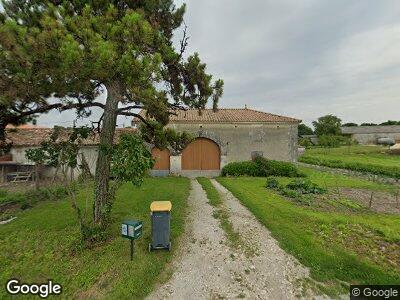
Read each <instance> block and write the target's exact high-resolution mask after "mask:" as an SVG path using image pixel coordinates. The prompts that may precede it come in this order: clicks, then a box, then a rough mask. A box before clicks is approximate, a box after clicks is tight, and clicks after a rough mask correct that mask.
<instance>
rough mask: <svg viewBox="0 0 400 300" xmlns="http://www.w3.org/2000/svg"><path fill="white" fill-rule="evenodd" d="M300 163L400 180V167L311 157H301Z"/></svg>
mask: <svg viewBox="0 0 400 300" xmlns="http://www.w3.org/2000/svg"><path fill="white" fill-rule="evenodd" d="M299 161H300V162H303V163H307V164H311V165H318V166H325V167H330V168H338V169H347V170H352V171H357V172H362V173H372V174H376V175H384V176H388V177H393V178H397V179H400V167H397V166H382V165H374V164H368V163H359V162H345V161H341V160H336V159H321V158H316V157H311V156H300V158H299Z"/></svg>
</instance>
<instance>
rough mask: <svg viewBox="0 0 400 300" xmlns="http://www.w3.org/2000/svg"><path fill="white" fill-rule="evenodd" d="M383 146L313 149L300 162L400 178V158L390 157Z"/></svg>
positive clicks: (307, 151)
mask: <svg viewBox="0 0 400 300" xmlns="http://www.w3.org/2000/svg"><path fill="white" fill-rule="evenodd" d="M386 151H387V150H386V148H385V147H382V146H362V145H354V146H347V147H339V148H332V149H321V148H312V149H307V150H306V152H305V154H304V155H302V156H301V157H299V161H301V162H304V163H309V164H314V165H321V166H326V167H331V168H340V169H349V170H353V171H358V172H363V173H372V174H376V175H385V176H388V177H393V178H400V157H399V156H394V155H389V154H388V153H387V152H386Z"/></svg>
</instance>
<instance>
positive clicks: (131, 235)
mask: <svg viewBox="0 0 400 300" xmlns="http://www.w3.org/2000/svg"><path fill="white" fill-rule="evenodd" d="M142 231H143V222H142V221H136V220H126V221H123V222H122V225H121V235H122V237H124V238H127V239H129V240H130V241H131V260H133V248H134V241H135V240H136V239H138V238H139V237H141V236H142Z"/></svg>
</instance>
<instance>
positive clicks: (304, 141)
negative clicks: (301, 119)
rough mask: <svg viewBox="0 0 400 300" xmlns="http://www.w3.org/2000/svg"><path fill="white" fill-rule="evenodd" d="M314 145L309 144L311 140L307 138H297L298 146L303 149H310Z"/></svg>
mask: <svg viewBox="0 0 400 300" xmlns="http://www.w3.org/2000/svg"><path fill="white" fill-rule="evenodd" d="M313 145H314V144H313V143H312V142H311V139H309V138H299V146H301V147H305V148H310V147H312V146H313Z"/></svg>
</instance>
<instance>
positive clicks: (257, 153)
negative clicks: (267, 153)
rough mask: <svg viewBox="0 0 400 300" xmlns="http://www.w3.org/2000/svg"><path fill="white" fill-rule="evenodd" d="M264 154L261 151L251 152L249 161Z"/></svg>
mask: <svg viewBox="0 0 400 300" xmlns="http://www.w3.org/2000/svg"><path fill="white" fill-rule="evenodd" d="M263 156H264V153H263V152H262V151H251V160H254V159H256V158H257V157H263Z"/></svg>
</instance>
